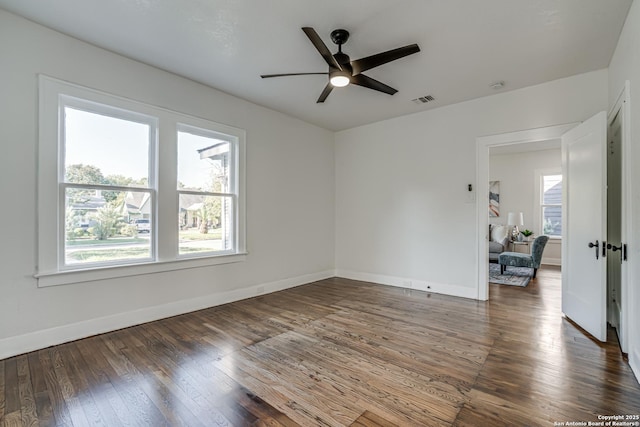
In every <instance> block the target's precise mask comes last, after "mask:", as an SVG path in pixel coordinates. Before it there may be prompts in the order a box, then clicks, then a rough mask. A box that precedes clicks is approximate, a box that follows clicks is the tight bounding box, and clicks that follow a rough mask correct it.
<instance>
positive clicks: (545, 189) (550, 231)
mask: <svg viewBox="0 0 640 427" xmlns="http://www.w3.org/2000/svg"><path fill="white" fill-rule="evenodd" d="M540 179H541V185H540V190H541V191H540V193H541V194H540V224H541V227H542V234H546V235H548V236H552V237H561V236H562V175H558V174H554V175H542V176H541V178H540Z"/></svg>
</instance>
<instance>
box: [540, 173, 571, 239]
mask: <svg viewBox="0 0 640 427" xmlns="http://www.w3.org/2000/svg"><path fill="white" fill-rule="evenodd" d="M533 174H534V182H535V189H534V191H535V192H534V194H535V200H534V203H533V208H534V209H535V215H534V216H533V220H534V223H533V227H534V231H535V233H536V235H538V236H540V235H542V200H541V199H542V177H543V176H545V175H562V168H559V167H558V168H546V169H535V170H534V171H533ZM563 179H564V177H563ZM549 240H557V241H561V240H562V236H549Z"/></svg>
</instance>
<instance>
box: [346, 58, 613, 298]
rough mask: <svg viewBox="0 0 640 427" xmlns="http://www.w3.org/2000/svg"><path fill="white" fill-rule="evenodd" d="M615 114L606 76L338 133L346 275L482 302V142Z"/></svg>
mask: <svg viewBox="0 0 640 427" xmlns="http://www.w3.org/2000/svg"><path fill="white" fill-rule="evenodd" d="M606 109H607V71H606V70H600V71H595V72H591V73H586V74H582V75H578V76H573V77H570V78H566V79H561V80H556V81H553V82H548V83H545V84H541V85H538V86H533V87H529V88H525V89H520V90H514V91H511V92H505V93H502V94H498V95H493V96H489V97H485V98H480V99H476V100H473V101H469V102H464V103H460V104H455V105H451V106H447V107H443V108H438V109H433V110H429V111H425V112H422V113H416V114H413V115H409V116H404V117H399V118H396V119H391V120H387V121H382V122H378V123H374V124H370V125H367V126H362V127H358V128H355V129H350V130H346V131H342V132H339V133H337V134H336V147H335V156H336V164H335V167H336V269H337V273H338V275H341V276H344V277H352V278H357V279H365V280H372V281H376V282H380V283H388V284H391V285H397V286H413V287H418V288H426V287H427V286H429V287H430V290H432V291H434V292H443V293H449V294H453V295H460V296H467V297H477V291H476V289H475V287H476V282H477V274H478V266H477V255H478V254H477V253H476V251H477V249H476V248H477V243H476V236H477V231H476V218H475V213H476V207H475V204H474V203H469V202H468V199H467V197H468V196H467V185H468V184H469V183H472V184H474V185H475V182H474V179H475V175H476V147H475V144H476V137H478V136H483V135H493V134H500V133H506V132H512V131H519V130H523V129H533V128H539V127H544V126H551V125H557V124H563V123H571V122H577V121H581V120H584V119H586V118H588V117H590V116H592V115H593V114H595V113H596V112H598V111H602V110H606ZM476 198H477V200H478V201H479V203H484V199H485V196H484V195H476Z"/></svg>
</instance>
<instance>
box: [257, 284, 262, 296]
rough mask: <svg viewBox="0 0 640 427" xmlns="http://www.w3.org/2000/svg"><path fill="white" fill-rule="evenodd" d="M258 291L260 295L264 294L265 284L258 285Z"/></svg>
mask: <svg viewBox="0 0 640 427" xmlns="http://www.w3.org/2000/svg"><path fill="white" fill-rule="evenodd" d="M256 293H257V294H258V295H262V294H264V286H258V287H257V288H256Z"/></svg>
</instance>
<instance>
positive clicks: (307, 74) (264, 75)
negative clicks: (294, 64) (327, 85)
mask: <svg viewBox="0 0 640 427" xmlns="http://www.w3.org/2000/svg"><path fill="white" fill-rule="evenodd" d="M316 74H322V75H324V76H326V75H328V74H329V73H286V74H261V75H260V77H262V78H263V79H268V78H271V77H286V76H311V75H316Z"/></svg>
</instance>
